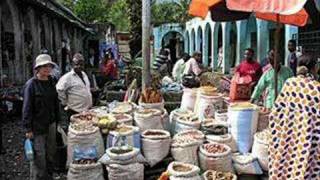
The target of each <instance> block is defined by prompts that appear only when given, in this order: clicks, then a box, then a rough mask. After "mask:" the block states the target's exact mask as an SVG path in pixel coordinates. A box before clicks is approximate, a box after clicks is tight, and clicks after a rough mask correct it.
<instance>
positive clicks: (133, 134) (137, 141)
mask: <svg viewBox="0 0 320 180" xmlns="http://www.w3.org/2000/svg"><path fill="white" fill-rule="evenodd" d="M125 145H127V146H132V147H135V148H138V149H140V148H141V137H140V131H139V128H138V127H134V126H127V125H120V126H118V128H117V129H115V130H114V131H110V133H109V134H108V137H107V148H111V147H115V146H125Z"/></svg>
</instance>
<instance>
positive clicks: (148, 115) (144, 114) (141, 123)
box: [134, 109, 164, 131]
mask: <svg viewBox="0 0 320 180" xmlns="http://www.w3.org/2000/svg"><path fill="white" fill-rule="evenodd" d="M161 114H162V112H161V111H160V110H158V109H139V110H137V111H136V112H135V113H134V122H135V125H136V126H138V127H139V128H140V130H141V131H145V130H147V129H164V128H163V124H162V117H161Z"/></svg>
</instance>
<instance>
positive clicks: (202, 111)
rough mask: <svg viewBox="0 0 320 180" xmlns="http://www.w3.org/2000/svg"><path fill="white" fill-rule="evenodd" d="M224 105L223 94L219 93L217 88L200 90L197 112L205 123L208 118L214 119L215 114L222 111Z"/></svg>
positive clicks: (209, 87) (205, 87)
mask: <svg viewBox="0 0 320 180" xmlns="http://www.w3.org/2000/svg"><path fill="white" fill-rule="evenodd" d="M222 105H223V100H222V94H219V93H218V92H217V88H214V87H211V86H203V87H201V88H199V92H198V100H197V102H196V109H195V112H196V114H198V118H199V119H200V121H204V119H206V118H214V116H215V112H216V111H217V110H219V109H222Z"/></svg>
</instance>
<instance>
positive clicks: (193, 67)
mask: <svg viewBox="0 0 320 180" xmlns="http://www.w3.org/2000/svg"><path fill="white" fill-rule="evenodd" d="M201 60H202V54H201V52H199V51H196V52H194V53H193V55H192V57H191V58H190V59H189V60H188V61H187V62H186V67H185V69H184V72H183V74H184V75H186V74H194V75H196V76H199V75H200V74H201V73H202V70H201V68H200V64H201Z"/></svg>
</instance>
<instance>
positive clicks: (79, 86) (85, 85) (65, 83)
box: [56, 53, 92, 118]
mask: <svg viewBox="0 0 320 180" xmlns="http://www.w3.org/2000/svg"><path fill="white" fill-rule="evenodd" d="M72 67H73V69H72V70H71V71H70V72H68V73H66V74H65V75H64V76H62V77H61V79H60V80H59V81H58V84H57V85H56V89H57V91H58V95H59V99H60V101H61V103H62V105H64V106H66V108H65V110H67V114H68V117H69V118H70V116H71V115H73V114H76V113H80V112H82V111H87V110H88V109H89V108H91V106H92V95H91V91H90V90H91V89H90V81H89V78H88V76H87V74H86V73H85V72H84V71H83V69H84V58H83V56H82V55H81V54H79V53H77V54H75V55H74V56H73V59H72Z"/></svg>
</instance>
